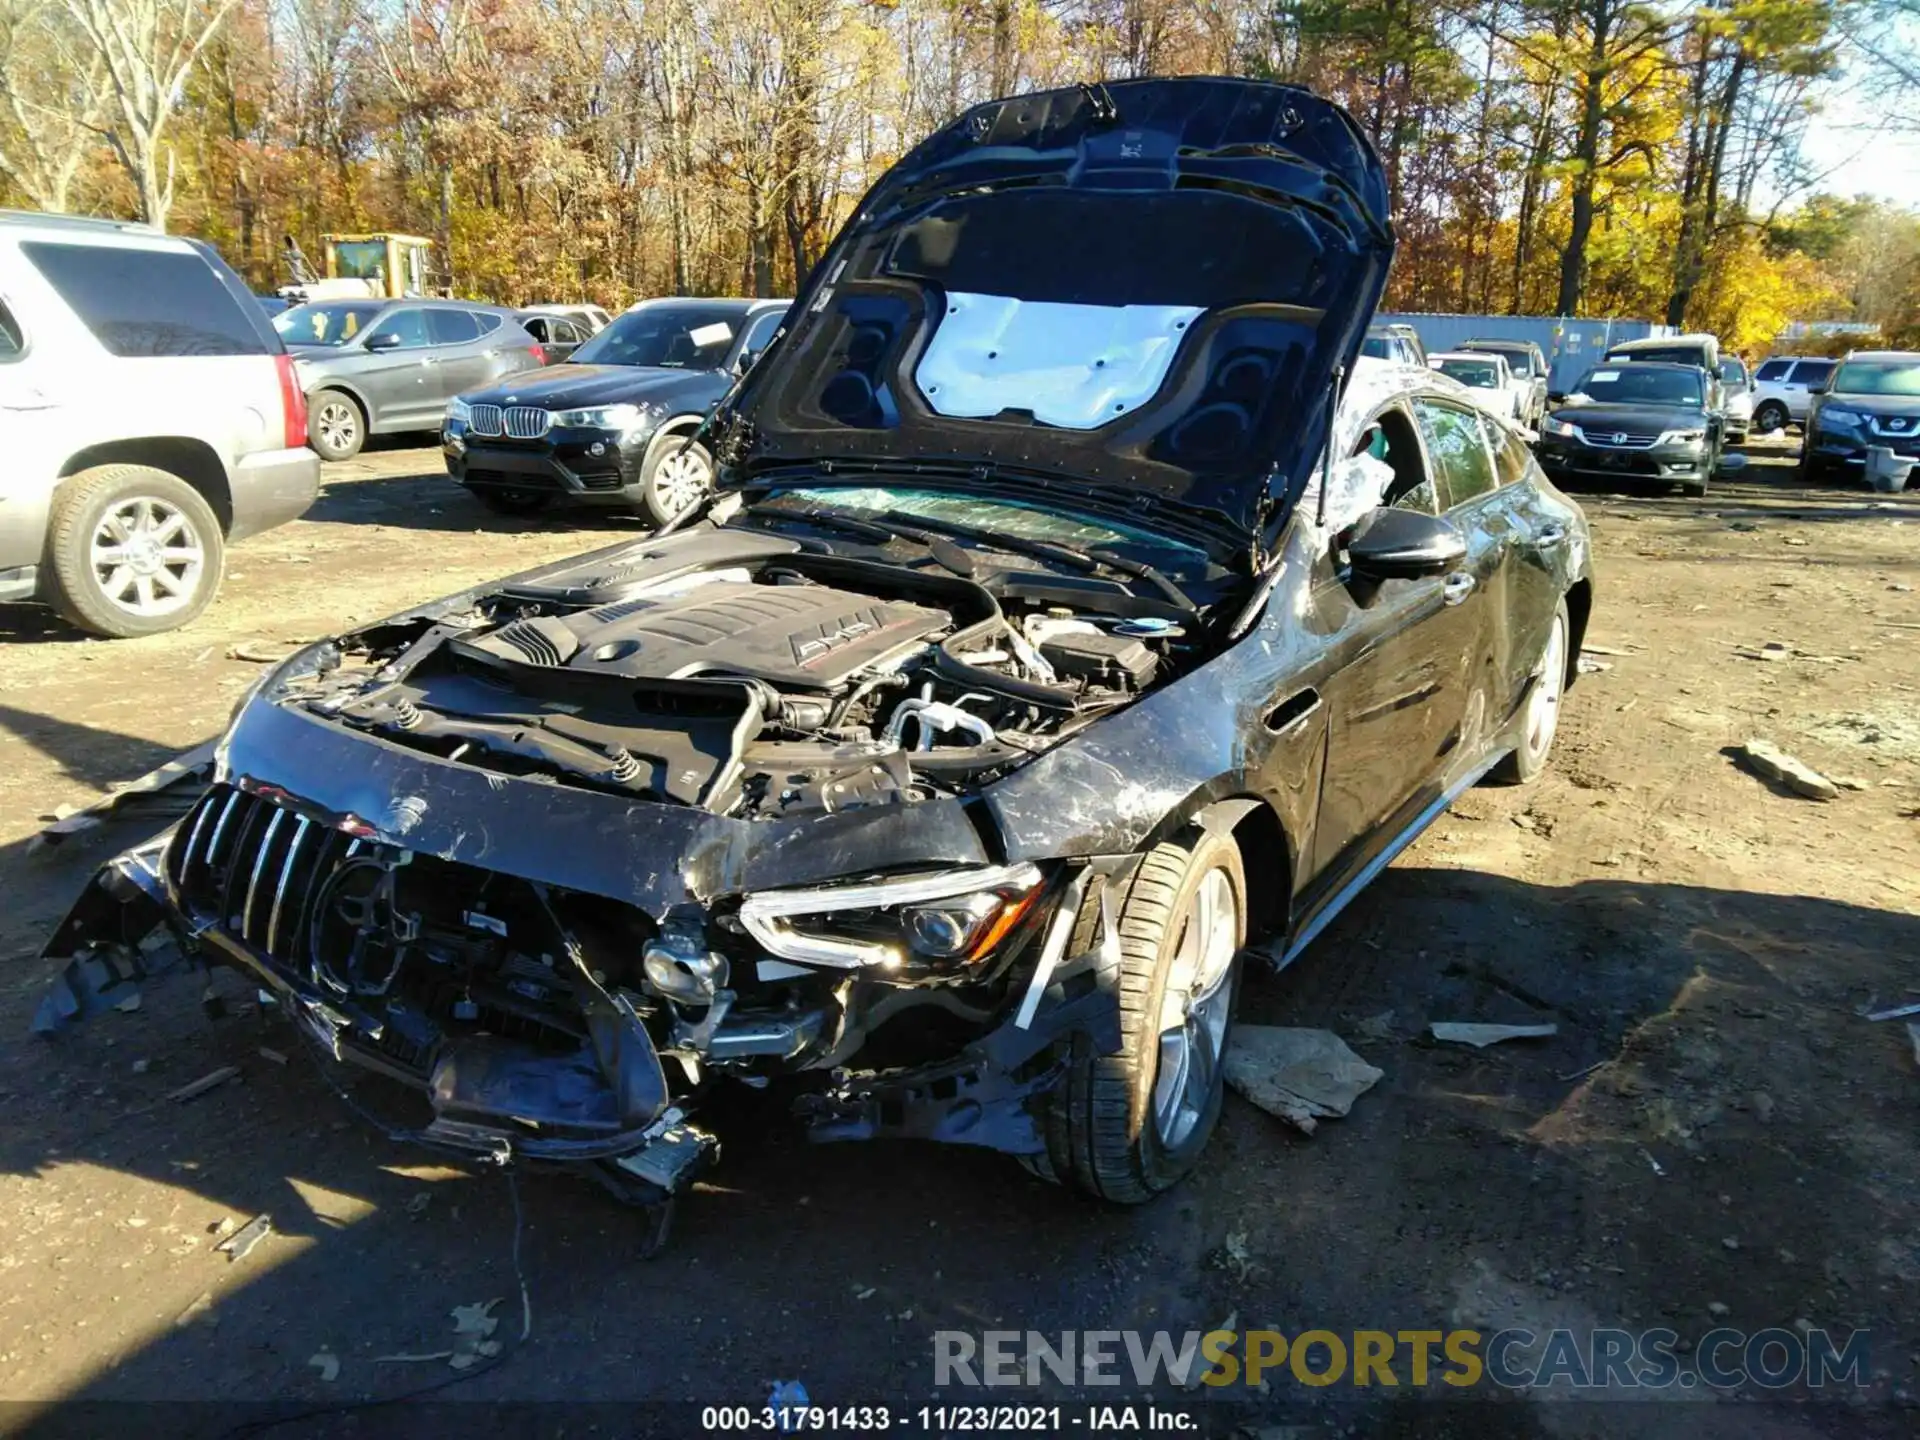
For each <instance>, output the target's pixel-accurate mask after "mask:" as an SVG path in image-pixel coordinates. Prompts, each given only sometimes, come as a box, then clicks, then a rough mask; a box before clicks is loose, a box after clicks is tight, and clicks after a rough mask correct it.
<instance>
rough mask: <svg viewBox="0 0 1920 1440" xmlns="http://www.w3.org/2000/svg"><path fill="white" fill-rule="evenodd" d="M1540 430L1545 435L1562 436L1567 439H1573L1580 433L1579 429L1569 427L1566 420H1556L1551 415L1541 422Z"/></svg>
mask: <svg viewBox="0 0 1920 1440" xmlns="http://www.w3.org/2000/svg"><path fill="white" fill-rule="evenodd" d="M1540 430H1541V432H1542V433H1543V434H1547V435H1560V436H1563V437H1565V438H1567V439H1572V438H1573V437H1574V436H1576V435H1578V434H1579V433H1580V431H1579V429H1578V428H1577V427H1575V426H1573V425H1569V424H1568V423H1567V422H1566V421H1565V420H1556V419H1554V418H1553V416H1551V415H1549V416H1547V418H1546V419H1544V420H1542V421H1541V422H1540Z"/></svg>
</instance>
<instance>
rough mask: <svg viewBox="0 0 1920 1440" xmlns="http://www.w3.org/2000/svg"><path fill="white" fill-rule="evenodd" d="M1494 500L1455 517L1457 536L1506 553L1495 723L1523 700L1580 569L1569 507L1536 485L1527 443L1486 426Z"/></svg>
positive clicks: (1496, 633)
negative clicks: (1469, 532)
mask: <svg viewBox="0 0 1920 1440" xmlns="http://www.w3.org/2000/svg"><path fill="white" fill-rule="evenodd" d="M1486 429H1487V442H1488V444H1489V446H1490V447H1491V449H1492V451H1493V464H1494V471H1495V476H1494V479H1495V490H1494V493H1493V494H1492V495H1491V496H1490V497H1489V498H1488V499H1487V500H1486V501H1484V502H1481V503H1479V504H1478V505H1475V506H1470V507H1469V508H1468V510H1467V511H1466V512H1464V513H1462V514H1461V515H1460V516H1458V517H1457V523H1460V524H1461V526H1462V528H1463V529H1464V528H1466V526H1467V525H1469V524H1471V525H1473V526H1474V527H1475V528H1476V529H1485V530H1487V531H1488V532H1489V534H1490V536H1491V537H1492V538H1495V539H1497V540H1498V542H1500V543H1501V544H1503V545H1504V547H1505V553H1504V554H1503V555H1502V557H1501V577H1500V580H1499V583H1498V585H1497V586H1496V587H1495V591H1494V595H1495V597H1496V600H1497V604H1496V605H1494V606H1492V607H1490V612H1489V615H1490V635H1489V642H1490V643H1489V650H1490V655H1489V659H1490V662H1491V666H1492V668H1491V671H1490V673H1489V677H1488V687H1489V694H1490V696H1491V702H1490V703H1491V712H1490V713H1491V717H1492V719H1493V720H1494V722H1495V723H1498V722H1499V720H1500V719H1501V718H1502V717H1503V716H1505V715H1506V714H1509V713H1511V711H1512V710H1513V708H1514V707H1515V706H1517V705H1518V704H1519V703H1520V702H1521V700H1522V699H1524V698H1525V694H1526V689H1527V685H1528V683H1529V681H1531V679H1532V678H1533V667H1534V664H1535V662H1536V661H1538V660H1539V658H1540V655H1541V652H1542V651H1544V650H1545V648H1546V644H1547V633H1548V630H1549V629H1550V628H1551V626H1552V624H1553V612H1554V607H1555V606H1556V605H1558V604H1559V603H1560V596H1561V595H1562V594H1563V593H1564V592H1565V590H1566V585H1567V577H1568V576H1569V575H1571V574H1573V573H1574V572H1576V571H1578V570H1579V569H1580V568H1581V559H1582V557H1580V556H1579V555H1578V554H1576V553H1575V552H1574V549H1573V547H1575V546H1576V545H1578V544H1579V543H1580V533H1581V532H1580V527H1579V524H1578V511H1577V510H1576V509H1575V507H1574V505H1573V502H1572V501H1570V500H1568V499H1566V498H1565V497H1564V496H1562V495H1560V494H1559V493H1558V492H1557V491H1554V490H1552V489H1551V488H1549V487H1545V486H1542V485H1541V484H1539V483H1538V481H1539V479H1540V478H1541V477H1540V476H1539V475H1538V470H1537V467H1536V465H1535V464H1534V460H1533V455H1532V452H1531V451H1529V450H1528V449H1527V446H1526V442H1525V441H1523V440H1522V439H1521V438H1520V437H1519V436H1518V435H1515V434H1514V433H1513V432H1512V431H1510V430H1507V429H1506V428H1505V427H1503V426H1499V425H1489V426H1487V427H1486Z"/></svg>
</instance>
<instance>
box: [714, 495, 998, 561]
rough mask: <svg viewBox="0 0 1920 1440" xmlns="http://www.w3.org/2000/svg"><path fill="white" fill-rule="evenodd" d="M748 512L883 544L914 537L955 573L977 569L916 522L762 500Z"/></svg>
mask: <svg viewBox="0 0 1920 1440" xmlns="http://www.w3.org/2000/svg"><path fill="white" fill-rule="evenodd" d="M747 513H748V514H749V515H772V516H774V517H775V518H776V519H778V518H786V519H792V520H801V521H805V522H806V523H808V524H811V525H818V526H820V527H822V528H823V529H828V530H839V531H841V532H843V533H845V534H848V535H858V536H859V537H860V538H861V539H863V540H876V541H879V542H880V543H881V544H885V543H886V542H887V541H889V540H913V541H917V542H918V543H920V544H922V545H924V546H926V547H927V551H928V553H929V554H931V555H932V556H933V558H934V559H935V560H937V561H939V562H940V564H941V565H942V566H943V567H944V568H946V569H948V570H951V571H952V572H953V573H954V574H956V575H962V576H966V577H968V578H971V577H972V576H973V574H974V572H975V570H976V568H977V567H976V566H975V565H974V563H973V556H971V555H969V554H968V553H967V552H966V551H964V550H962V549H961V548H960V547H959V546H958V545H955V544H954V543H953V542H952V541H951V540H949V539H947V538H946V536H944V535H936V534H934V533H933V532H932V531H930V530H922V529H920V528H919V527H918V526H916V525H905V524H901V523H898V522H896V521H893V520H892V519H888V520H887V521H886V522H885V523H882V522H881V521H879V520H865V519H859V518H856V517H855V516H852V515H843V514H841V513H840V512H838V511H834V510H816V509H812V508H808V509H805V510H789V509H785V508H783V507H780V506H777V505H770V504H768V503H767V502H765V501H761V502H760V503H759V504H756V505H749V506H748V507H747Z"/></svg>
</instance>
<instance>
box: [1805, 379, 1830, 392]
mask: <svg viewBox="0 0 1920 1440" xmlns="http://www.w3.org/2000/svg"><path fill="white" fill-rule="evenodd" d="M1832 388H1833V387H1832V386H1830V385H1828V384H1827V382H1826V381H1824V380H1816V381H1814V382H1813V384H1811V385H1809V386H1807V394H1809V395H1824V394H1826V393H1827V391H1828V390H1830V389H1832Z"/></svg>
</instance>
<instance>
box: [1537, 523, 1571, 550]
mask: <svg viewBox="0 0 1920 1440" xmlns="http://www.w3.org/2000/svg"><path fill="white" fill-rule="evenodd" d="M1566 538H1567V531H1566V527H1565V526H1563V525H1549V526H1548V527H1547V528H1546V529H1544V530H1542V531H1541V532H1540V533H1539V534H1538V535H1536V536H1534V539H1533V543H1534V544H1536V545H1538V546H1540V547H1541V548H1542V549H1545V548H1546V547H1547V546H1549V545H1558V544H1559V543H1560V542H1561V541H1562V540H1564V539H1566Z"/></svg>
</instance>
